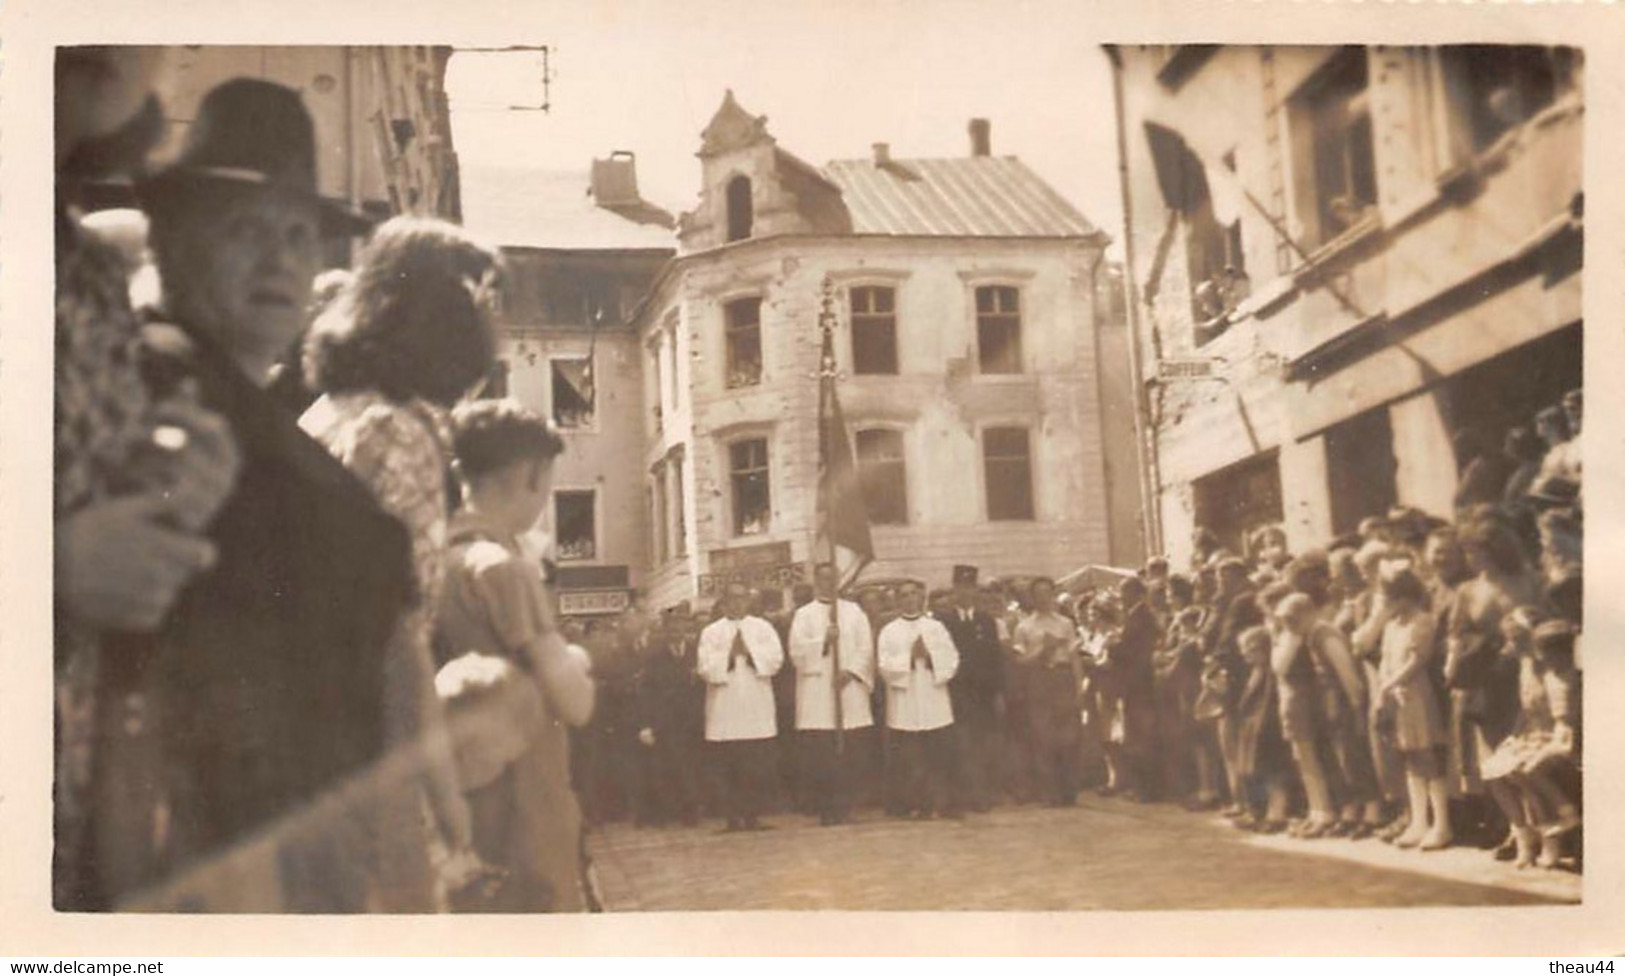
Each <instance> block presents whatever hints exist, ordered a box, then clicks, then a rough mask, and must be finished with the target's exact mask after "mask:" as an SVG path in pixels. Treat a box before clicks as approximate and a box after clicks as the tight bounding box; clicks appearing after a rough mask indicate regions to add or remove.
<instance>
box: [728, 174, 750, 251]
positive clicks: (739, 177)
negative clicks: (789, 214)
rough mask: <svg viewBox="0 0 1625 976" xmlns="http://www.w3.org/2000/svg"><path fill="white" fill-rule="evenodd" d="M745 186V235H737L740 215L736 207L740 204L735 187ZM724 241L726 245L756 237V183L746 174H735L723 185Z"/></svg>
mask: <svg viewBox="0 0 1625 976" xmlns="http://www.w3.org/2000/svg"><path fill="white" fill-rule="evenodd" d="M741 185H743V186H744V188H745V195H744V198H743V200H744V204H745V208H744V233H743V234H736V233H735V231H736V230H737V229H738V223H737V218H738V216H739V215H738V213H737V212H736V209H735V205H736V204H737V203H738V202H739V200H738V198H736V196H735V187H738V186H741ZM722 221H723V226H722V239H723V241H724V242H725V243H728V244H732V243H734V242H735V241H748V240H750V239H751V238H753V237H755V236H756V182H755V181H754V180H752V179H751V178H750V176H749V175H747V174H745V173H733V174H731V175H730V176H729V177H728V178H727V179H726V180H724V181H723V183H722Z"/></svg>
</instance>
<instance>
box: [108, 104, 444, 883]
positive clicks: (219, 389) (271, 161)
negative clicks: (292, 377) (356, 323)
mask: <svg viewBox="0 0 1625 976" xmlns="http://www.w3.org/2000/svg"><path fill="white" fill-rule="evenodd" d="M141 192H142V196H143V202H144V204H145V205H146V207H147V209H148V210H149V212H150V214H151V217H152V243H153V250H154V252H155V254H156V256H157V261H158V266H159V269H160V272H161V275H162V280H163V284H164V295H163V307H162V309H161V310H160V312H159V314H160V315H161V317H162V318H163V319H164V320H165V324H154V325H151V326H149V327H148V329H147V332H146V335H145V337H144V338H145V340H146V351H145V355H146V374H147V379H148V382H149V383H150V384H151V385H152V386H153V387H154V388H155V389H162V388H165V387H170V388H173V387H177V386H179V385H181V384H183V383H185V384H188V385H195V388H196V389H197V391H198V394H199V398H200V400H201V401H202V402H203V403H204V404H205V405H206V406H207V407H208V408H209V409H211V410H214V411H216V412H217V413H219V414H220V415H221V416H222V417H224V418H225V419H226V421H227V423H228V424H229V425H230V428H231V432H232V435H233V437H234V438H235V439H236V442H237V445H238V449H239V451H240V452H241V455H242V468H241V472H240V475H239V479H238V483H237V487H236V489H235V491H234V492H233V494H232V496H231V497H230V498H229V500H228V501H227V502H226V504H225V507H224V508H222V509H221V511H220V513H219V515H218V516H217V517H216V518H215V520H214V522H213V524H212V525H210V526H209V528H208V530H207V535H208V538H209V539H210V541H211V542H213V543H214V545H215V547H216V549H217V551H218V559H217V561H216V563H215V565H214V567H213V569H212V570H210V571H208V572H206V573H204V574H202V575H201V576H199V577H198V579H197V581H196V582H195V583H194V584H193V585H192V586H191V587H190V588H188V589H187V590H186V591H185V593H183V594H182V596H181V598H180V600H179V601H178V602H177V603H176V605H175V606H174V608H173V609H172V611H171V612H170V614H169V616H168V617H167V618H166V619H165V620H164V622H163V624H162V625H161V626H160V627H159V629H158V630H157V631H156V632H155V633H154V634H152V635H150V636H143V637H129V638H127V639H126V640H125V641H124V643H126V644H127V645H129V646H126V647H120V648H114V649H113V652H112V653H110V654H109V655H107V656H106V657H105V658H104V660H108V661H112V662H115V663H116V667H115V668H113V669H110V670H109V671H108V672H107V673H106V674H104V676H103V677H104V680H105V682H106V684H105V685H104V693H105V694H107V695H109V696H117V697H126V696H137V697H143V698H145V699H146V700H148V701H150V703H151V709H150V712H149V713H148V716H147V720H146V721H145V722H144V723H143V724H142V726H141V727H140V728H136V727H131V726H123V727H120V728H108V729H104V730H103V735H104V736H105V737H107V738H108V739H109V740H110V741H111V742H112V743H113V747H112V748H110V749H109V750H108V751H107V753H106V755H105V759H106V761H107V762H109V763H113V764H115V765H117V764H119V763H120V762H121V756H122V757H125V758H129V757H132V756H139V755H145V756H147V757H148V759H149V761H150V762H152V763H154V764H155V765H156V767H157V768H150V767H149V768H148V769H147V770H145V771H144V772H143V771H142V770H140V769H131V768H128V767H126V768H119V769H113V770H109V771H108V772H109V776H108V778H107V779H106V780H105V781H104V782H106V783H108V784H109V787H110V789H112V790H114V791H115V792H114V794H113V795H104V796H101V797H99V798H98V801H99V802H98V811H99V814H98V815H99V817H100V823H99V824H98V826H97V830H98V834H99V844H98V847H99V848H100V850H101V851H103V852H115V853H116V852H120V851H128V850H130V849H132V848H133V847H140V846H142V845H144V844H145V845H151V844H152V840H151V837H152V836H153V831H152V829H151V823H150V822H148V821H146V820H144V819H143V817H144V816H145V815H146V811H142V810H132V809H128V808H125V807H122V806H121V805H120V803H119V798H118V795H117V793H116V791H117V787H118V783H119V782H121V781H123V782H128V781H129V780H130V778H131V777H132V776H141V775H152V776H156V777H158V778H159V779H161V781H162V783H163V786H162V790H163V792H164V794H165V797H164V802H165V806H166V808H167V811H168V824H169V826H168V828H167V830H166V831H164V832H163V833H164V834H165V835H166V839H165V841H164V842H162V843H161V844H160V845H158V846H157V848H156V850H155V851H154V855H155V856H153V857H151V858H150V859H147V860H145V862H144V863H135V862H131V861H129V860H127V859H123V858H117V857H115V858H114V859H112V860H104V861H103V862H102V865H101V866H102V868H103V869H104V873H103V876H102V878H101V879H100V880H101V895H102V897H103V898H104V899H105V900H106V903H107V904H106V905H104V907H108V906H110V905H112V904H117V903H118V901H119V900H120V899H121V898H123V897H124V896H127V895H129V894H131V893H132V892H133V891H134V890H137V889H140V888H143V887H146V886H149V885H152V884H154V883H155V882H158V881H161V880H163V879H164V878H165V876H166V875H169V874H170V873H171V872H174V871H176V870H178V869H181V868H184V867H186V866H188V865H191V864H197V863H201V862H203V861H205V860H209V859H212V858H213V857H214V856H215V855H220V854H223V853H225V852H226V851H227V850H228V849H229V848H231V846H232V845H233V844H234V843H235V842H237V841H241V840H244V839H246V838H247V837H248V836H249V835H250V834H252V833H255V832H257V831H260V830H261V829H263V828H266V827H267V826H268V825H269V824H270V823H271V822H272V821H273V820H275V819H277V818H278V817H280V816H282V815H284V814H289V813H291V812H293V811H295V810H296V809H299V808H301V807H303V806H305V805H306V804H308V803H309V802H310V801H312V800H313V799H315V798H316V797H317V796H318V795H320V794H323V793H325V792H327V791H329V790H331V789H333V788H335V787H337V786H339V785H341V784H343V783H346V782H351V781H354V780H356V779H357V778H358V777H360V776H361V775H362V774H363V773H364V771H365V770H366V769H367V768H368V767H369V765H370V764H372V763H374V762H375V761H377V760H379V759H380V758H382V755H381V754H382V751H383V748H384V720H385V716H384V709H385V700H384V694H383V690H384V689H383V684H384V678H383V676H384V673H385V669H386V661H385V647H386V644H387V642H388V639H389V636H390V633H391V632H392V630H393V629H394V628H395V626H396V625H397V624H398V622H399V620H400V617H401V614H402V613H403V611H404V610H405V608H406V607H407V606H408V605H409V603H410V602H411V601H412V600H413V599H415V595H414V593H413V581H412V566H411V561H410V543H409V540H408V538H407V535H406V531H405V529H404V528H403V527H402V526H401V524H400V523H399V522H397V521H396V520H394V519H392V518H390V517H389V516H388V515H386V514H384V513H383V512H382V511H381V510H380V509H379V508H378V506H377V504H376V502H375V501H374V499H373V497H372V494H371V492H370V491H369V490H368V489H367V488H366V486H365V485H363V484H361V483H360V482H359V481H357V480H355V479H354V477H352V476H351V475H350V473H349V472H348V471H346V470H345V468H344V466H343V465H342V464H340V463H339V462H338V461H337V460H335V459H334V458H333V457H332V455H330V454H329V453H328V452H327V451H326V450H325V449H324V448H323V447H322V446H321V445H320V444H318V443H317V442H315V441H314V440H312V439H310V438H309V437H307V436H306V435H305V434H304V433H303V432H301V431H300V430H299V428H298V426H297V424H296V422H295V419H294V418H293V417H292V416H290V415H289V414H288V413H287V411H286V410H284V409H283V408H282V407H281V406H279V405H278V404H277V402H276V401H275V400H274V399H273V398H272V397H271V396H270V395H269V394H268V393H267V392H266V390H265V386H266V384H267V383H268V382H269V368H270V366H271V365H272V364H273V363H274V362H275V360H276V357H277V355H279V354H280V353H281V351H282V350H283V349H285V348H286V347H287V345H288V343H289V342H290V341H291V340H292V339H293V337H294V336H295V335H296V334H297V333H298V332H299V330H300V329H302V328H303V325H304V321H303V316H304V308H305V305H306V304H307V302H308V300H309V297H310V288H311V280H312V277H313V275H314V273H315V270H316V267H317V264H318V258H319V248H320V246H321V240H322V238H323V237H324V236H326V237H336V236H342V235H346V234H354V233H358V232H359V231H360V230H361V229H362V228H363V227H364V223H362V222H360V221H359V218H356V217H355V216H353V215H351V214H349V213H348V212H347V211H344V210H343V209H342V207H340V205H338V204H335V203H332V202H330V201H326V200H324V199H322V198H320V197H319V196H317V193H316V176H315V146H314V129H313V126H312V123H311V120H310V116H309V114H308V113H307V112H306V110H305V108H304V106H303V104H302V102H301V100H300V98H299V95H298V94H297V93H296V92H294V91H292V90H291V89H287V88H283V87H282V86H279V85H274V84H270V83H268V82H260V81H252V80H248V79H237V80H235V81H231V82H227V83H225V84H224V85H221V86H220V87H218V88H216V89H215V90H214V91H212V92H210V93H209V95H208V96H206V97H205V99H204V101H203V103H202V105H201V106H200V108H199V112H198V117H197V120H196V121H195V122H194V123H193V125H192V127H191V130H190V133H189V138H188V142H187V144H186V146H185V147H184V149H183V150H182V153H181V155H180V157H179V158H178V159H177V161H176V162H175V163H174V164H173V165H172V166H170V167H169V168H167V169H166V170H164V171H162V172H161V173H159V174H158V175H157V176H156V177H154V178H153V179H152V180H150V181H149V182H147V183H145V184H143V186H142V188H141ZM170 323H172V324H170ZM143 738H145V741H147V742H148V743H150V744H154V745H155V747H156V749H155V751H154V749H153V745H147V746H143V745H141V744H140V742H139V741H138V740H142V739H143ZM153 757H156V758H153ZM338 837H339V833H338V831H337V830H336V829H335V831H334V832H333V833H332V834H330V835H329V834H324V833H320V832H318V835H317V836H315V837H309V838H305V839H303V840H301V841H300V842H299V843H297V844H293V845H290V846H289V847H288V848H286V849H283V850H280V851H279V854H278V857H279V864H278V868H279V871H278V872H277V873H278V874H280V878H281V881H280V890H270V889H271V888H273V887H276V886H275V885H266V886H261V887H256V886H245V885H238V886H236V887H235V889H232V888H230V887H229V886H227V887H223V888H220V889H217V893H218V894H219V896H220V897H223V898H226V899H227V900H228V901H229V902H230V904H218V903H216V902H215V901H213V897H214V896H209V897H202V896H200V897H198V898H197V899H194V900H191V901H187V902H186V903H185V904H183V905H182V906H181V907H186V908H192V909H201V910H207V909H225V908H236V909H238V910H272V911H275V910H288V909H295V910H299V909H304V910H310V909H321V910H334V911H342V910H355V909H357V908H359V907H360V905H359V904H358V897H359V895H360V891H359V881H358V875H357V873H356V870H355V867H354V855H353V853H352V852H351V851H349V850H347V849H345V848H344V846H343V843H342V842H341V841H339V840H338Z"/></svg>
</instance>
